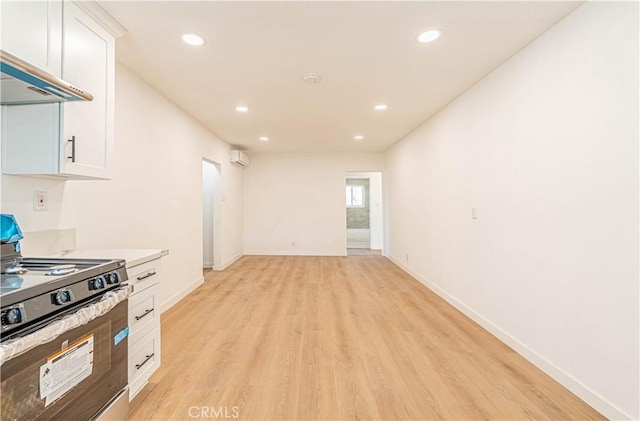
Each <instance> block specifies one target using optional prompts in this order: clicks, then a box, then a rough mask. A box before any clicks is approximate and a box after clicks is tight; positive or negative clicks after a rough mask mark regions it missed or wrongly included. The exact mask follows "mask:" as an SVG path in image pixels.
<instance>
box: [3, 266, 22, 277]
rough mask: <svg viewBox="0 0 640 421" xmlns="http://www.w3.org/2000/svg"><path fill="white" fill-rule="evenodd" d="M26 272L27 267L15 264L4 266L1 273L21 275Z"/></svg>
mask: <svg viewBox="0 0 640 421" xmlns="http://www.w3.org/2000/svg"><path fill="white" fill-rule="evenodd" d="M27 272H28V270H27V269H25V268H23V267H22V266H18V265H16V266H9V267H8V268H5V269H4V272H3V273H6V274H7V275H22V274H24V273H27Z"/></svg>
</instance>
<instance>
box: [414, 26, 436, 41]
mask: <svg viewBox="0 0 640 421" xmlns="http://www.w3.org/2000/svg"><path fill="white" fill-rule="evenodd" d="M438 38H440V31H438V30H437V29H432V30H430V31H427V32H423V33H421V34H420V35H418V42H422V43H427V42H431V41H435V40H437V39H438Z"/></svg>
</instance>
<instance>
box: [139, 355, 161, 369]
mask: <svg viewBox="0 0 640 421" xmlns="http://www.w3.org/2000/svg"><path fill="white" fill-rule="evenodd" d="M154 355H156V353H155V352H153V353H152V354H151V355H147V356H146V358H145V359H144V361H143V362H142V363H140V364H136V370H140V368H142V366H143V365H145V364H146V363H147V362H148V361H149V360H150V359H151V358H153V356H154Z"/></svg>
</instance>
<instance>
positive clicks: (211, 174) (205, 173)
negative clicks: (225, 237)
mask: <svg viewBox="0 0 640 421" xmlns="http://www.w3.org/2000/svg"><path fill="white" fill-rule="evenodd" d="M220 186H221V184H220V164H218V163H216V162H213V161H209V160H207V159H203V160H202V267H203V269H216V268H219V267H220V258H221V256H222V253H221V250H220Z"/></svg>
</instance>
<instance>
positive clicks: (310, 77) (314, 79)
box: [302, 73, 320, 85]
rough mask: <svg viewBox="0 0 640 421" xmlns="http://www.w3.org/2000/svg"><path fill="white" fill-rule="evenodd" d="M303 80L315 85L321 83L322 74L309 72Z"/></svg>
mask: <svg viewBox="0 0 640 421" xmlns="http://www.w3.org/2000/svg"><path fill="white" fill-rule="evenodd" d="M302 80H304V81H305V82H307V83H310V84H312V85H315V84H316V83H320V75H317V74H315V73H307V74H306V75H304V76H303V77H302Z"/></svg>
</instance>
